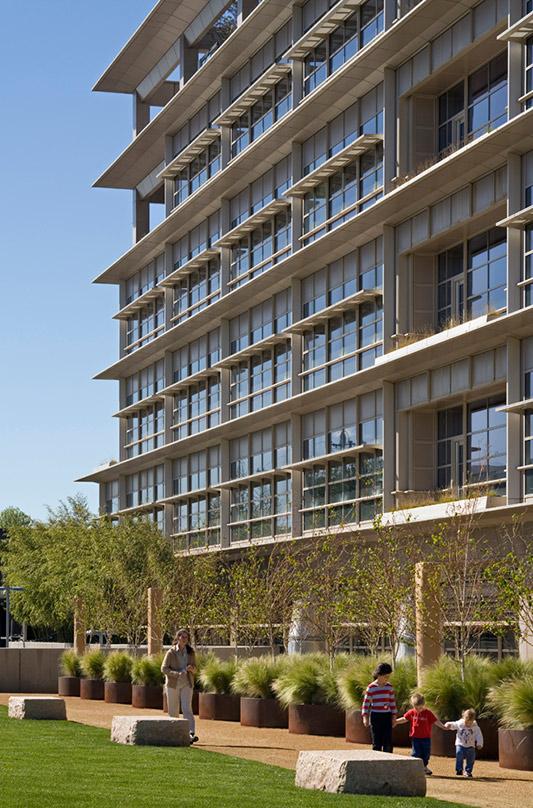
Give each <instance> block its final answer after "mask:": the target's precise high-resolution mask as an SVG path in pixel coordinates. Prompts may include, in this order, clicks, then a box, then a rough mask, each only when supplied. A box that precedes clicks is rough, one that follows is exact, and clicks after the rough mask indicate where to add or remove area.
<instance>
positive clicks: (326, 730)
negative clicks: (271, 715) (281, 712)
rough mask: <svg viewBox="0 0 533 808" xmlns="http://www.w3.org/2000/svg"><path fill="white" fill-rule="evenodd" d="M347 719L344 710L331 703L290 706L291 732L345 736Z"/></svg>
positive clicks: (296, 733) (336, 736)
mask: <svg viewBox="0 0 533 808" xmlns="http://www.w3.org/2000/svg"><path fill="white" fill-rule="evenodd" d="M345 721H346V719H345V715H344V710H339V709H338V707H332V706H331V705H330V704H291V705H290V707H289V732H292V733H294V734H295V735H329V736H332V737H335V738H343V737H344V733H345Z"/></svg>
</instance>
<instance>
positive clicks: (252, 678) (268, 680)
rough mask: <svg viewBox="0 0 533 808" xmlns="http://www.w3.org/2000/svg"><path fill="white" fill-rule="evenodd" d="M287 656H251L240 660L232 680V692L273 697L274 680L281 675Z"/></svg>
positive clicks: (257, 696)
mask: <svg viewBox="0 0 533 808" xmlns="http://www.w3.org/2000/svg"><path fill="white" fill-rule="evenodd" d="M286 664H287V657H285V656H278V657H270V656H269V657H267V656H261V657H252V658H251V659H247V660H245V661H244V662H241V663H240V664H239V665H238V667H237V670H236V671H235V676H234V678H233V682H232V689H233V692H234V693H239V695H241V696H247V697H248V698H252V699H274V698H275V697H276V694H275V693H274V690H273V684H274V680H275V679H277V677H278V676H280V675H281V673H282V671H283V670H284V668H285V666H286Z"/></svg>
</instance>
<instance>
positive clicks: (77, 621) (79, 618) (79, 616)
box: [73, 596, 87, 655]
mask: <svg viewBox="0 0 533 808" xmlns="http://www.w3.org/2000/svg"><path fill="white" fill-rule="evenodd" d="M86 628H87V626H86V624H85V618H84V609H83V600H82V599H81V598H80V597H79V596H77V597H76V598H74V641H73V646H74V650H75V651H76V653H77V654H80V655H81V654H84V653H85V649H86V645H87V640H86V634H85V630H86Z"/></svg>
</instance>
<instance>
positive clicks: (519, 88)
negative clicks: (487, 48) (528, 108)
mask: <svg viewBox="0 0 533 808" xmlns="http://www.w3.org/2000/svg"><path fill="white" fill-rule="evenodd" d="M523 50H524V46H523V45H522V44H521V43H520V42H508V43H507V108H508V113H507V114H508V117H509V118H514V117H515V115H519V114H520V112H521V111H522V105H521V103H520V101H519V100H518V99H519V98H520V96H521V95H523V93H524V90H523V76H524V73H523V68H522V57H523Z"/></svg>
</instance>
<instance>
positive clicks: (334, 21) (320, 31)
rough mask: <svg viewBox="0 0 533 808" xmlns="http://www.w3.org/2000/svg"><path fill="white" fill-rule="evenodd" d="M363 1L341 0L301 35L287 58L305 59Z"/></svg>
mask: <svg viewBox="0 0 533 808" xmlns="http://www.w3.org/2000/svg"><path fill="white" fill-rule="evenodd" d="M363 2H364V0H340V2H339V3H337V4H336V5H334V6H333V7H332V8H330V9H329V11H326V13H325V14H323V15H322V16H321V17H320V19H318V20H317V21H316V22H315V23H314V25H312V26H311V28H309V30H308V31H306V32H305V34H303V36H301V37H300V39H299V40H298V41H297V42H296V43H295V44H294V45H293V46H292V48H291V49H290V50H289V51H288V52H287V58H289V59H303V58H304V56H306V55H307V54H308V53H309V51H310V50H312V49H313V48H314V47H316V46H317V45H319V44H320V43H321V42H322V41H323V40H324V38H325V37H327V36H328V35H329V34H331V32H332V31H334V30H335V28H337V27H338V26H339V25H340V24H341V23H342V22H344V20H346V19H347V18H348V17H350V16H351V15H352V14H353V13H354V11H355V10H356V9H357V8H358V7H359V6H360V5H362V3H363Z"/></svg>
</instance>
